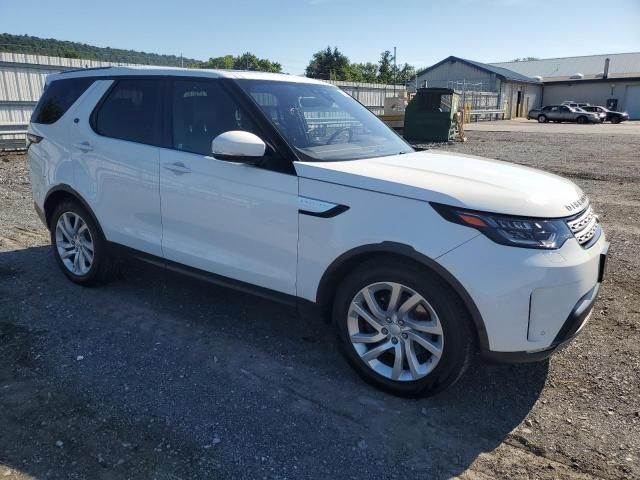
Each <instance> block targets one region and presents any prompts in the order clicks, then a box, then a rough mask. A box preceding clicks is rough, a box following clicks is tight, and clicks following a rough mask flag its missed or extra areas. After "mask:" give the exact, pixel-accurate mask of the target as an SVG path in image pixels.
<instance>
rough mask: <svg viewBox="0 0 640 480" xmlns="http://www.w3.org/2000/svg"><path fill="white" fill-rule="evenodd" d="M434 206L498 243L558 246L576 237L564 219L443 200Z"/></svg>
mask: <svg viewBox="0 0 640 480" xmlns="http://www.w3.org/2000/svg"><path fill="white" fill-rule="evenodd" d="M431 206H432V207H433V208H434V209H435V210H436V212H438V213H439V214H440V215H441V216H442V217H443V218H444V219H446V220H449V221H450V222H454V223H458V224H460V225H464V226H466V227H471V228H475V229H476V230H479V231H480V232H482V233H483V234H484V235H486V236H487V237H489V238H490V239H491V240H493V241H494V242H496V243H500V244H502V245H510V246H512V247H521V248H541V249H546V250H555V249H558V248H560V247H562V245H563V244H564V242H565V241H566V240H567V239H569V238H572V237H573V234H572V233H571V230H569V227H568V226H567V224H566V223H565V221H564V220H562V219H552V220H545V219H541V218H531V217H516V216H510V215H500V214H496V213H487V212H478V211H476V210H467V209H464V208H458V207H451V206H449V205H443V204H441V203H433V202H432V203H431Z"/></svg>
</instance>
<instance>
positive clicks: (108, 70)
mask: <svg viewBox="0 0 640 480" xmlns="http://www.w3.org/2000/svg"><path fill="white" fill-rule="evenodd" d="M123 75H161V76H167V75H168V76H177V77H204V78H234V79H238V80H240V79H249V80H272V81H281V82H296V83H316V84H323V85H327V83H326V82H323V81H322V80H315V79H313V78H307V77H299V76H296V75H287V74H284V73H267V72H254V71H244V70H209V69H206V68H180V67H152V66H143V65H140V66H124V67H120V66H119V67H98V68H83V69H78V70H68V71H66V72H60V73H55V74H53V75H49V76H48V77H47V81H53V80H56V79H60V78H72V77H102V76H123Z"/></svg>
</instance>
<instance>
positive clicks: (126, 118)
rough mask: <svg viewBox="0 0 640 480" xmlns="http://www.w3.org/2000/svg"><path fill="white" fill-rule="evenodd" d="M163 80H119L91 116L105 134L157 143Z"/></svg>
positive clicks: (97, 129) (97, 128) (100, 131)
mask: <svg viewBox="0 0 640 480" xmlns="http://www.w3.org/2000/svg"><path fill="white" fill-rule="evenodd" d="M161 89H162V83H161V80H157V79H127V80H118V81H117V83H116V84H115V86H114V87H113V88H112V89H111V90H110V92H109V94H108V96H107V98H106V99H105V100H104V102H103V103H102V105H100V107H99V109H98V111H97V112H96V114H95V115H94V118H93V128H94V130H95V131H96V132H97V133H99V134H100V135H104V136H105V137H112V138H119V139H121V140H129V141H131V142H138V143H146V144H149V145H159V144H160V138H161V134H160V124H161V122H160V119H161V111H162V95H161Z"/></svg>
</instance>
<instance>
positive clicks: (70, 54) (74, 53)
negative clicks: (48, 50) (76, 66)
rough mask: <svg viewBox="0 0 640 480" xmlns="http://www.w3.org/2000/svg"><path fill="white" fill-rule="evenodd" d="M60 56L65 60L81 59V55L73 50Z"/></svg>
mask: <svg viewBox="0 0 640 480" xmlns="http://www.w3.org/2000/svg"><path fill="white" fill-rule="evenodd" d="M60 56H61V57H64V58H80V54H79V53H78V52H74V51H73V50H65V51H63V52H62V54H61V55H60Z"/></svg>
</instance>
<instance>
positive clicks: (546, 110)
mask: <svg viewBox="0 0 640 480" xmlns="http://www.w3.org/2000/svg"><path fill="white" fill-rule="evenodd" d="M527 119H528V120H532V119H535V120H538V122H540V123H546V122H548V121H552V122H556V123H560V122H578V123H600V122H601V119H600V117H599V116H598V115H597V114H595V113H590V112H586V111H584V110H582V109H581V108H574V107H570V106H568V105H548V106H546V107H543V108H542V109H540V108H534V109H533V110H530V111H529V114H528V115H527Z"/></svg>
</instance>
